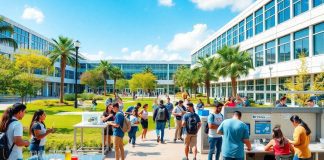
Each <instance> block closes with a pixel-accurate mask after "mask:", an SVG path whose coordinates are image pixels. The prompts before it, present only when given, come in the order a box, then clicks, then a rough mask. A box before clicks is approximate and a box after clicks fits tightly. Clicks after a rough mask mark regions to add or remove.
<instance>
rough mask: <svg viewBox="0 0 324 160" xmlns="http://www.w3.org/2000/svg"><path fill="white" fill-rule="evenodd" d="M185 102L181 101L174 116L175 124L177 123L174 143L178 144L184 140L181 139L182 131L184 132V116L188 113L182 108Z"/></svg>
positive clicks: (175, 109) (174, 111) (174, 110)
mask: <svg viewBox="0 0 324 160" xmlns="http://www.w3.org/2000/svg"><path fill="white" fill-rule="evenodd" d="M182 106H183V101H182V100H180V101H179V103H178V105H177V106H176V107H175V108H174V109H173V111H172V114H173V116H174V123H175V128H176V130H175V133H174V139H173V142H174V143H176V141H177V140H182V141H183V139H182V137H181V130H182V124H181V122H182V116H183V115H184V114H185V113H186V111H185V110H183V108H182Z"/></svg>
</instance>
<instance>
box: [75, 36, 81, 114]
mask: <svg viewBox="0 0 324 160" xmlns="http://www.w3.org/2000/svg"><path fill="white" fill-rule="evenodd" d="M74 46H75V74H74V75H75V83H74V94H75V97H74V98H75V99H74V108H78V92H77V86H78V52H79V48H80V42H79V41H78V40H77V41H75V42H74Z"/></svg>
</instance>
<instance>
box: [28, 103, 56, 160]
mask: <svg viewBox="0 0 324 160" xmlns="http://www.w3.org/2000/svg"><path fill="white" fill-rule="evenodd" d="M45 119H46V113H45V112H44V111H43V110H41V109H40V110H37V111H36V112H35V113H34V116H33V118H32V121H31V123H30V126H29V135H31V136H32V139H31V143H30V146H29V149H30V152H31V154H32V155H37V156H38V160H43V156H44V151H45V141H46V136H47V135H48V134H50V133H53V132H54V129H53V128H50V129H46V125H45V123H44V121H45Z"/></svg>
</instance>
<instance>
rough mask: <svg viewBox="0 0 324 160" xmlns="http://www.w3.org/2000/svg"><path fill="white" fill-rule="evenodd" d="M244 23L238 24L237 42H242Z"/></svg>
mask: <svg viewBox="0 0 324 160" xmlns="http://www.w3.org/2000/svg"><path fill="white" fill-rule="evenodd" d="M244 23H245V20H243V21H241V22H240V23H239V42H242V41H244V35H245V34H244V33H245V32H244V30H245V29H244Z"/></svg>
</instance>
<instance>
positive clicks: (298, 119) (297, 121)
mask: <svg viewBox="0 0 324 160" xmlns="http://www.w3.org/2000/svg"><path fill="white" fill-rule="evenodd" d="M290 121H291V122H295V123H298V124H299V125H300V126H302V127H304V128H305V130H306V135H310V134H311V133H312V131H311V130H310V129H309V127H308V125H307V124H306V123H305V122H304V121H303V120H302V119H301V118H299V117H298V116H297V115H293V116H291V117H290Z"/></svg>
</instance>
